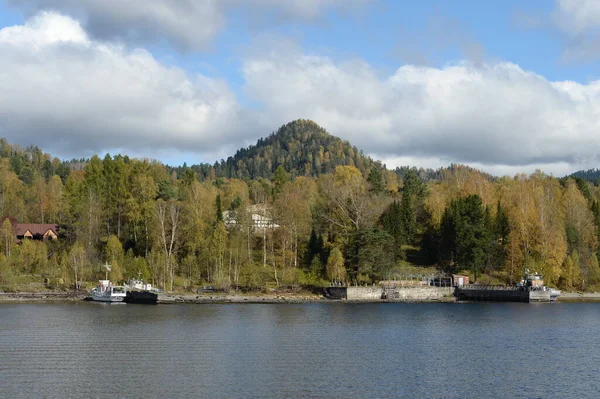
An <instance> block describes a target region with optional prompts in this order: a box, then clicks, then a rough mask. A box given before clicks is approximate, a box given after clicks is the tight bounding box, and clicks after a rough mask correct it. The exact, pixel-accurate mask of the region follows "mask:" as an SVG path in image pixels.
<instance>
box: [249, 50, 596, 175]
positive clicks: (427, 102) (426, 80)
mask: <svg viewBox="0 0 600 399" xmlns="http://www.w3.org/2000/svg"><path fill="white" fill-rule="evenodd" d="M243 74H244V77H245V80H246V91H247V93H248V95H249V96H250V97H251V98H252V99H253V100H255V101H259V102H261V103H263V104H264V109H263V111H262V114H261V116H262V118H263V120H269V121H272V122H271V124H275V125H277V124H279V123H283V122H285V121H287V120H290V119H294V118H298V117H302V118H310V119H314V120H315V121H317V122H318V123H320V124H321V125H323V126H324V127H325V128H326V129H328V130H329V131H330V132H331V133H333V134H335V135H339V136H341V137H343V138H344V139H347V140H349V141H350V142H352V143H353V144H355V145H356V146H357V147H359V148H362V149H364V151H365V152H367V153H376V154H380V155H382V156H384V157H386V158H398V157H412V159H443V160H444V161H445V163H446V164H447V163H450V162H459V163H469V164H472V165H474V164H477V165H482V166H486V168H487V167H491V166H493V165H496V166H498V165H500V166H506V167H507V168H508V167H524V166H527V165H534V166H535V165H546V166H548V165H559V164H560V165H564V164H570V165H587V164H594V163H596V164H597V162H598V160H599V159H600V135H599V134H598V120H600V82H592V83H590V84H587V85H583V84H579V83H575V82H551V81H548V80H546V79H545V78H544V77H542V76H540V75H537V74H535V73H533V72H528V71H524V70H522V69H521V68H519V67H518V66H517V65H514V64H511V63H496V64H480V65H479V64H478V65H475V64H470V63H461V64H456V65H448V66H446V67H444V68H441V69H438V68H429V67H416V66H403V67H401V68H399V69H398V70H397V71H395V73H393V74H392V75H391V76H379V74H378V73H377V71H375V70H374V69H373V68H372V67H371V66H370V65H368V64H366V63H365V62H364V61H361V60H357V61H344V62H337V61H335V60H332V59H330V58H328V57H321V56H311V55H306V54H303V53H301V52H300V51H299V50H298V49H294V48H289V47H288V48H287V49H286V48H283V47H279V48H278V49H277V50H274V51H271V52H270V53H267V54H262V55H254V56H251V57H249V58H248V59H247V60H245V62H244V65H243ZM507 170H508V169H507ZM557 170H558V169H557ZM561 170H562V167H561Z"/></svg>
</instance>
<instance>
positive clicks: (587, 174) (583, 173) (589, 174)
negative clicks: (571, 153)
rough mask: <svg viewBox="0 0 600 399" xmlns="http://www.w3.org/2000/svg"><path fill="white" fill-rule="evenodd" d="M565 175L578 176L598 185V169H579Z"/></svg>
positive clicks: (599, 183)
mask: <svg viewBox="0 0 600 399" xmlns="http://www.w3.org/2000/svg"><path fill="white" fill-rule="evenodd" d="M567 177H579V178H582V179H583V180H586V181H588V182H590V183H592V184H594V185H595V186H598V185H600V169H588V170H579V171H577V172H575V173H573V174H571V175H569V176H567Z"/></svg>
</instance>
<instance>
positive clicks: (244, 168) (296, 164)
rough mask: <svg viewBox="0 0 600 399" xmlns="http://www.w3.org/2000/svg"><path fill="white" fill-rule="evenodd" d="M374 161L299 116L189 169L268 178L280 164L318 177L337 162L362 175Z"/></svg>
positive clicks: (216, 174) (205, 174)
mask: <svg viewBox="0 0 600 399" xmlns="http://www.w3.org/2000/svg"><path fill="white" fill-rule="evenodd" d="M374 164H377V165H379V163H376V162H374V161H373V160H372V159H371V158H370V157H367V156H365V155H364V154H363V153H362V151H360V150H358V149H357V148H356V147H354V146H352V145H350V143H349V142H347V141H344V140H342V139H340V138H338V137H335V136H332V135H331V134H329V133H328V132H327V131H326V130H325V129H323V128H322V127H320V126H319V125H317V124H316V123H315V122H313V121H310V120H304V119H299V120H296V121H293V122H290V123H288V124H286V125H283V126H281V127H280V128H279V129H278V130H277V132H274V133H272V134H271V135H270V136H268V137H266V138H261V139H259V140H258V141H257V142H256V145H251V146H249V147H247V148H242V149H240V150H238V151H237V152H236V153H235V155H234V156H232V157H229V158H227V160H226V161H221V162H215V163H214V164H213V165H210V164H200V165H193V166H191V168H192V169H193V170H195V171H196V173H198V175H199V177H200V179H201V180H204V179H210V178H213V177H228V178H232V177H235V178H239V179H256V178H266V179H270V178H271V177H272V175H273V173H275V170H276V169H277V167H278V166H280V165H281V166H283V167H284V168H285V170H286V171H287V172H288V173H289V174H290V175H292V176H319V175H322V174H327V173H331V172H333V170H334V169H335V167H336V166H339V165H352V166H356V167H357V168H358V169H359V170H360V171H361V172H363V174H365V173H366V172H367V171H369V170H370V169H371V167H372V165H374ZM176 170H177V169H176ZM177 172H178V175H179V171H177Z"/></svg>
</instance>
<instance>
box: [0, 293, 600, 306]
mask: <svg viewBox="0 0 600 399" xmlns="http://www.w3.org/2000/svg"><path fill="white" fill-rule="evenodd" d="M87 296H88V293H87V292H82V291H44V292H0V303H13V302H32V303H35V302H38V303H39V302H58V301H61V302H64V301H70V302H75V301H82V300H83V299H84V298H85V297H87ZM455 301H456V299H455V298H454V297H451V296H446V297H443V298H440V299H436V300H407V299H399V300H382V299H377V300H375V299H371V300H330V299H327V298H325V297H324V296H322V295H317V294H312V293H286V294H265V293H254V294H241V293H233V294H189V293H188V294H183V293H182V294H179V293H160V294H159V296H158V303H162V304H178V303H187V304H210V303H273V304H277V303H319V302H326V303H329V302H343V303H382V302H408V303H415V302H428V303H431V302H438V303H448V302H455ZM558 301H561V302H570V301H572V302H577V301H600V292H585V293H579V292H563V293H562V294H561V296H560V297H559V298H558Z"/></svg>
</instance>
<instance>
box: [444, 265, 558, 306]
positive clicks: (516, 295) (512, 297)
mask: <svg viewBox="0 0 600 399" xmlns="http://www.w3.org/2000/svg"><path fill="white" fill-rule="evenodd" d="M454 295H455V296H456V297H457V299H458V300H461V301H499V302H554V301H556V299H557V298H558V297H559V296H560V291H559V290H557V289H555V288H550V287H546V286H545V285H544V280H543V279H542V276H541V275H540V274H539V273H531V272H530V271H529V270H528V269H527V270H525V275H524V276H523V279H522V280H521V282H519V284H517V285H508V286H501V285H478V284H470V285H464V286H460V285H459V286H456V288H455V290H454Z"/></svg>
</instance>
